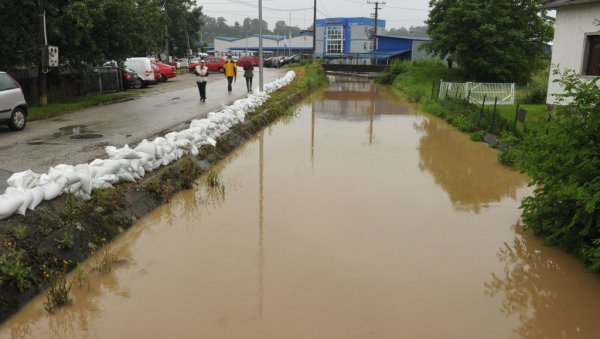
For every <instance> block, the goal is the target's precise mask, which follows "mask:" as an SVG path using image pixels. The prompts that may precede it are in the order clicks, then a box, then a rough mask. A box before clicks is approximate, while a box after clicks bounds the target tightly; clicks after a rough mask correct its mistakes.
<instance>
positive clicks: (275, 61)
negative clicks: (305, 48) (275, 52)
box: [263, 55, 285, 68]
mask: <svg viewBox="0 0 600 339" xmlns="http://www.w3.org/2000/svg"><path fill="white" fill-rule="evenodd" d="M270 59H271V60H270V62H269V64H268V65H267V66H265V67H275V68H277V67H281V66H282V61H283V60H284V59H285V56H283V55H279V56H274V57H273V58H270ZM263 64H264V63H263Z"/></svg>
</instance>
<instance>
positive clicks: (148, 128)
mask: <svg viewBox="0 0 600 339" xmlns="http://www.w3.org/2000/svg"><path fill="white" fill-rule="evenodd" d="M239 74H241V72H238V75H239ZM283 74H285V71H284V70H280V69H273V68H265V69H264V83H265V84H266V83H269V82H271V81H273V80H275V79H276V78H278V77H280V76H282V75H283ZM257 86H258V69H257V70H255V77H254V88H256V87H257ZM206 92H207V93H206V97H207V99H206V102H205V103H202V102H200V96H199V94H198V87H197V86H196V83H195V81H194V76H193V75H191V74H185V75H178V76H177V77H176V78H173V79H169V80H168V81H167V82H166V83H160V84H156V85H152V86H149V87H148V88H146V89H145V90H143V93H142V94H140V96H137V97H135V98H133V99H132V100H127V101H123V102H119V103H113V104H109V105H104V106H98V107H93V108H88V109H84V110H80V111H75V112H70V113H66V114H63V115H61V116H58V117H55V118H52V119H48V120H39V121H31V122H29V123H28V124H27V127H25V129H24V130H23V131H20V132H12V131H10V130H9V129H8V127H6V126H4V125H2V126H0V194H1V193H3V192H4V190H5V189H6V187H7V184H6V179H8V177H10V175H11V174H12V173H14V172H20V171H25V170H28V169H31V170H33V171H34V172H37V173H46V172H48V170H49V169H50V167H51V166H56V165H58V164H68V165H77V164H82V163H88V162H90V161H92V160H94V159H95V158H106V157H107V156H106V153H105V151H104V147H106V146H117V147H122V146H123V145H125V144H129V145H130V146H132V147H133V146H135V145H137V144H138V143H139V142H140V141H141V140H143V139H145V138H147V139H153V138H154V137H156V136H160V135H164V134H166V133H167V132H170V131H175V130H181V129H185V128H187V126H188V124H189V122H190V121H191V120H193V119H201V118H203V117H205V116H206V114H207V113H209V112H213V111H217V110H219V109H221V107H223V106H226V105H228V104H230V103H232V102H233V101H234V100H237V99H240V98H243V97H244V96H246V94H247V92H246V85H245V81H244V78H243V77H241V76H238V79H237V81H236V83H235V84H234V85H233V91H232V92H231V93H228V92H227V80H226V78H225V77H224V76H223V75H222V74H216V73H212V74H211V75H210V76H209V81H208V85H207V88H206Z"/></svg>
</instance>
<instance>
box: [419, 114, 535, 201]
mask: <svg viewBox="0 0 600 339" xmlns="http://www.w3.org/2000/svg"><path fill="white" fill-rule="evenodd" d="M416 128H417V129H418V130H420V131H422V132H423V136H422V137H421V140H420V146H419V153H420V156H421V160H420V162H419V168H421V169H422V170H425V171H428V172H430V173H431V174H432V175H433V177H434V178H435V182H436V183H437V184H439V185H440V186H441V187H442V188H443V189H444V190H445V191H446V192H447V193H448V196H449V197H450V199H451V200H452V203H453V204H454V206H455V207H456V208H457V209H459V210H465V211H472V212H478V211H479V210H480V209H481V208H482V207H486V206H490V205H491V204H493V203H496V202H499V201H500V200H502V199H503V198H505V197H509V198H512V199H516V197H517V189H519V188H520V187H522V186H523V185H525V184H527V182H528V181H529V179H528V177H526V176H524V175H521V174H519V173H516V172H512V171H507V170H506V169H505V168H503V167H502V166H498V165H497V158H496V154H495V153H494V152H491V151H490V150H489V149H488V146H487V145H485V144H484V143H474V142H472V141H470V140H469V139H468V138H467V137H466V136H465V135H463V134H459V133H456V131H455V130H454V129H453V128H452V127H450V126H448V125H446V124H441V123H439V121H436V120H433V119H432V120H422V121H420V123H419V124H417V126H416Z"/></svg>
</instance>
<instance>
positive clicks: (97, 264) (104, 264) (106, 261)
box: [92, 247, 121, 274]
mask: <svg viewBox="0 0 600 339" xmlns="http://www.w3.org/2000/svg"><path fill="white" fill-rule="evenodd" d="M120 262H121V260H119V257H118V256H117V255H116V254H115V253H114V252H112V251H110V250H109V249H108V248H106V247H105V248H103V249H101V250H100V252H99V253H98V254H97V255H96V257H95V260H94V266H93V267H92V268H93V269H94V270H96V271H98V272H100V273H102V274H106V273H109V272H110V271H112V270H113V268H114V267H115V266H116V265H117V264H119V263H120Z"/></svg>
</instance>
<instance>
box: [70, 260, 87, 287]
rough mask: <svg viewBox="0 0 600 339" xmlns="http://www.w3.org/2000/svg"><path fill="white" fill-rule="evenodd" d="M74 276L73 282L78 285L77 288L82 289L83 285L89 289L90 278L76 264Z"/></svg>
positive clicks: (81, 267)
mask: <svg viewBox="0 0 600 339" xmlns="http://www.w3.org/2000/svg"><path fill="white" fill-rule="evenodd" d="M74 274H75V275H74V276H73V282H77V283H79V287H83V285H84V284H85V285H86V286H87V289H88V290H89V289H90V288H91V285H90V278H89V276H88V274H87V272H86V270H85V268H83V266H81V265H80V264H77V267H75V273H74Z"/></svg>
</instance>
